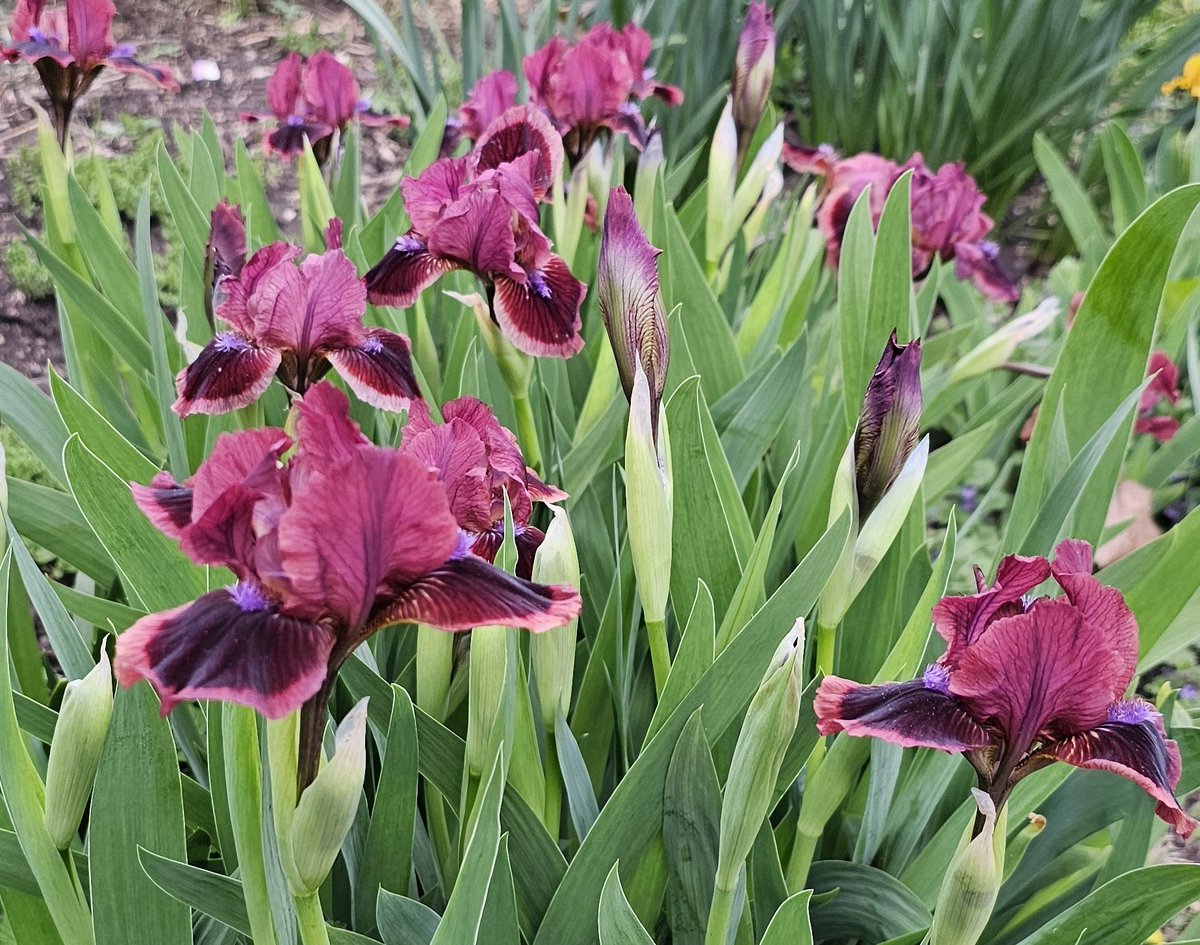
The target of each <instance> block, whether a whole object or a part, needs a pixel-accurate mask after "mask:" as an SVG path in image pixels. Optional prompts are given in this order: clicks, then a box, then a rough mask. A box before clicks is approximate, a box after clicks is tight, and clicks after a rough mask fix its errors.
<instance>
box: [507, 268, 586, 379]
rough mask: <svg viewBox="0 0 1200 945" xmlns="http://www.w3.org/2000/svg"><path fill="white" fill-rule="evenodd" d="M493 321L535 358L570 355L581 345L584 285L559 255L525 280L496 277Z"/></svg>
mask: <svg viewBox="0 0 1200 945" xmlns="http://www.w3.org/2000/svg"><path fill="white" fill-rule="evenodd" d="M495 284H496V297H495V303H494V304H495V312H496V321H497V322H498V323H499V325H500V330H501V331H503V332H504V335H505V337H507V338H508V340H509V341H511V342H512V344H513V347H515V348H516V349H517V350H519V351H523V352H525V353H526V354H531V355H534V356H535V357H550V358H569V357H571V355H573V354H576V353H577V352H579V351H580V350H581V349H582V348H583V338H582V337H581V336H580V334H579V328H580V324H581V321H580V317H579V306H580V304H581V303H582V302H583V296H584V294H585V293H586V292H587V286H586V285H585V284H584V283H582V282H580V281H579V280H578V279H576V278H575V276H574V275H572V274H571V270H570V269H569V268H567V264H566V263H565V262H564V261H563V260H562V258H561V257H559V256H551V257H550V261H549V262H548V263H547V264H546V265H545V266H544V267H543V268H541V269H537V270H534V271H533V272H530V273H528V275H527V278H526V279H525V281H524V282H517V281H516V280H515V279H512V278H509V277H507V276H502V277H498V278H496V280H495Z"/></svg>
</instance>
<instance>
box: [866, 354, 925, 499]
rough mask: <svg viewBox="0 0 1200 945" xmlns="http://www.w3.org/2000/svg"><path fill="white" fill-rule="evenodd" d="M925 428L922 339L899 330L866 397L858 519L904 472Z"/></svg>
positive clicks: (880, 362) (876, 369)
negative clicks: (905, 340)
mask: <svg viewBox="0 0 1200 945" xmlns="http://www.w3.org/2000/svg"><path fill="white" fill-rule="evenodd" d="M920 430H921V341H920V339H917V340H916V341H913V342H911V343H909V344H906V345H901V344H897V343H896V333H895V332H894V331H893V332H892V336H891V338H889V339H888V343H887V347H886V348H885V349H884V352H883V357H881V358H880V359H879V364H878V366H877V367H876V368H875V373H874V375H873V376H872V377H871V382H870V384H869V385H868V386H867V394H866V396H865V397H864V398H863V403H862V411H861V412H860V414H859V418H858V429H857V430H856V431H855V434H854V473H855V477H854V478H855V488H856V490H857V492H858V517H859V521H863V520H865V519H866V518H867V516H869V515H870V514H871V511H872V510H873V509H874V508H875V506H876V505H878V504H879V500H880V499H882V498H883V496H884V493H886V492H887V490H888V488H889V487H890V486H891V485H892V483H893V482H894V481H895V480H896V477H897V476H899V475H900V470H901V469H903V468H904V464H905V463H906V462H907V461H908V457H909V455H910V454H911V453H912V451H913V448H914V447H915V446H916V445H917V437H918V434H919V433H920Z"/></svg>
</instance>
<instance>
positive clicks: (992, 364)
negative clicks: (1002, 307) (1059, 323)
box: [946, 298, 1060, 387]
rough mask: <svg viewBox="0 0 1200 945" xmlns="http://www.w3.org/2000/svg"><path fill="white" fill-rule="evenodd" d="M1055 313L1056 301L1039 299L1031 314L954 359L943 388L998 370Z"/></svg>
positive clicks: (1037, 332) (1021, 317)
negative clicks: (955, 362)
mask: <svg viewBox="0 0 1200 945" xmlns="http://www.w3.org/2000/svg"><path fill="white" fill-rule="evenodd" d="M1059 311H1060V309H1059V304H1058V299H1055V298H1048V299H1043V300H1042V301H1041V302H1040V303H1039V304H1038V306H1037V307H1036V308H1035V309H1034V310H1033V311H1032V312H1026V313H1025V314H1024V315H1022V316H1020V317H1019V318H1014V319H1013V320H1012V321H1010V322H1008V323H1006V324H1005V325H1004V326H1003V327H1001V328H1000V329H999V330H998V331H996V332H994V333H993V334H991V335H989V336H988V337H987V338H984V339H983V341H981V342H979V344H977V345H976V346H975V347H974V348H972V349H971V350H970V351H968V352H967V353H966V354H964V355H963V356H962V357H961V358H959V359H958V363H957V364H955V365H954V367H953V369H952V370H951V371H950V376H949V377H948V378H947V379H946V386H947V387H949V386H950V385H951V384H956V383H958V382H959V381H965V380H967V378H971V377H976V376H977V375H979V374H983V373H985V372H987V371H993V370H995V369H996V368H998V367H1000V366H1001V365H1003V364H1004V363H1005V362H1006V361H1008V360H1009V359H1010V358H1011V357H1012V356H1013V352H1014V351H1016V350H1017V346H1018V345H1020V344H1021V343H1022V342H1025V341H1028V340H1029V339H1030V338H1033V337H1034V336H1036V335H1039V334H1041V333H1042V332H1043V331H1045V330H1046V329H1047V328H1049V327H1050V326H1051V325H1052V324H1054V322H1055V321H1056V320H1057V319H1058V316H1059Z"/></svg>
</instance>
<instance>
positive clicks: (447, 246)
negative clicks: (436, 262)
mask: <svg viewBox="0 0 1200 945" xmlns="http://www.w3.org/2000/svg"><path fill="white" fill-rule="evenodd" d="M428 247H429V252H431V253H433V255H434V256H439V257H441V258H443V259H453V260H455V261H456V262H458V263H459V264H461V265H462V266H463V267H464V268H466V269H470V270H471V271H472V272H473V273H475V274H476V275H478V276H484V277H487V276H490V275H493V274H496V273H509V272H510V271H511V269H512V267H513V260H514V257H515V254H516V242H515V240H514V239H513V232H512V221H511V215H510V210H509V207H508V204H507V203H506V202H505V200H504V198H503V197H501V196H500V194H499V193H497V192H496V191H480V190H476V191H474V192H472V193H471V194H469V195H467V196H466V197H463V198H462V199H460V200H457V201H455V203H454V204H452V205H451V206H450V207H448V208H446V211H445V212H444V213H443V214H442V218H441V219H440V220H439V221H438V222H437V225H436V226H434V227H433V229H431V230H430V231H429V235H428Z"/></svg>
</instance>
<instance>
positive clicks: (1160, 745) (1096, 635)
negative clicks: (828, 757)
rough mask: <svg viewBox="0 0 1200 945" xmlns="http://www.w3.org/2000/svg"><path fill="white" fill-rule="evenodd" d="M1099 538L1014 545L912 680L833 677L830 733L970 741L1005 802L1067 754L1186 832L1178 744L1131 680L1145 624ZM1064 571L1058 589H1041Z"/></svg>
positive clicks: (826, 700) (826, 699) (965, 601)
mask: <svg viewBox="0 0 1200 945" xmlns="http://www.w3.org/2000/svg"><path fill="white" fill-rule="evenodd" d="M1091 571H1092V549H1091V546H1090V545H1088V544H1087V543H1086V542H1082V541H1065V542H1063V543H1062V544H1060V545H1059V546H1058V548H1057V549H1056V552H1055V559H1054V562H1053V563H1050V562H1048V561H1047V560H1046V559H1045V558H1040V557H1022V556H1019V555H1010V556H1008V557H1006V558H1005V559H1004V560H1003V561H1001V562H1000V567H999V570H998V571H997V573H996V581H995V583H994V584H993V585H992V586H991V587H988V586H987V585H986V583H985V581H984V578H983V573H982V572H981V571H979V569H976V571H975V579H976V583H977V585H978V588H979V591H978V593H976V594H974V595H971V596H969V597H947V598H944V599H943V600H942V601H941V602H940V603H939V604H938V605H937V606H935V607H934V609H933V623H934V627H935V628H936V629H937V631H938V633H939V634H940V635H941V636H942V638H943V639H945V641H946V643H947V648H946V652H945V653H944V654H943V655H942V657H941V658H940V659H938V661H937V662H936V663H933V664H931V665H930V666H929V667H928V668H927V669H926V670H925V673H924V675H923V676H922V677H921V678H919V679H915V680H913V681H911V682H905V683H887V684H884V685H881V686H867V685H860V684H859V683H855V682H851V681H850V680H847V679H842V678H839V677H837V676H829V677H827V678H826V679H825V680H824V681H822V683H821V687H820V689H819V690H818V692H817V698H816V712H817V727H818V729H819V730H820V731H821V733H822V734H823V735H833V734H836V733H837V732H846V733H847V734H850V735H858V736H871V737H875V738H882V739H884V740H885V741H890V742H893V743H895V744H898V745H901V746H903V747H906V748H917V747H926V748H937V749H939V750H941V751H945V752H962V753H963V754H964V755H965V756H966V758H967V760H968V761H969V762H970V763H971V766H972V767H973V768H974V769H975V771H976V774H977V775H978V779H979V786H980V787H981V788H982V789H983V790H984V791H985V792H986V793H987V794H988V795H989V796H990V797H991V798H992V800H993V802H994V803H995V805H996V808H997V810H999V809H1001V808H1002V807H1003V805H1004V801H1005V800H1006V798H1007V797H1008V795H1009V793H1010V792H1011V791H1012V788H1013V786H1014V785H1015V784H1016V783H1017V782H1018V781H1020V780H1021V778H1023V777H1025V776H1026V775H1028V774H1031V773H1033V772H1034V771H1037V770H1038V769H1040V768H1043V767H1045V766H1046V765H1048V764H1051V763H1052V762H1054V761H1065V762H1067V763H1068V764H1071V765H1075V766H1076V767H1080V768H1091V769H1096V770H1101V771H1111V772H1113V773H1115V774H1119V775H1122V776H1124V777H1126V778H1129V779H1130V780H1131V781H1133V782H1134V783H1136V784H1137V785H1138V786H1139V787H1141V788H1142V789H1143V790H1145V791H1146V792H1147V793H1148V794H1149V795H1150V796H1151V797H1153V798H1154V800H1155V801H1156V802H1157V808H1156V811H1157V813H1158V816H1159V817H1161V818H1162V819H1163V820H1165V821H1166V822H1167V823H1169V824H1170V825H1171V826H1172V827H1174V828H1175V830H1176V831H1177V832H1178V833H1179V834H1180V836H1183V837H1186V836H1188V835H1190V834H1191V832H1192V830H1193V829H1194V828H1195V826H1196V821H1195V820H1193V819H1192V818H1191V817H1190V816H1188V815H1187V814H1186V813H1184V811H1183V810H1181V809H1180V807H1179V804H1178V803H1177V802H1176V800H1175V797H1174V794H1173V792H1174V789H1175V787H1176V785H1177V784H1178V783H1179V775H1180V764H1181V763H1180V755H1179V748H1178V746H1177V745H1176V744H1175V742H1174V741H1171V740H1169V739H1168V738H1167V737H1166V733H1165V730H1164V728H1163V723H1162V717H1161V716H1160V715H1159V713H1158V712H1157V711H1155V709H1154V706H1152V705H1150V704H1149V703H1147V702H1144V701H1142V700H1140V699H1126V697H1125V691H1126V689H1127V688H1128V686H1129V683H1130V681H1131V680H1132V679H1133V675H1134V672H1135V668H1136V666H1137V656H1138V641H1137V623H1136V621H1135V620H1134V617H1133V614H1132V613H1131V612H1130V610H1129V608H1128V607H1127V606H1126V604H1125V601H1124V599H1123V598H1122V596H1121V594H1120V592H1119V591H1117V590H1115V589H1114V588H1111V587H1105V586H1104V585H1102V584H1101V583H1100V582H1099V581H1097V580H1096V579H1095V578H1094V577H1093V576H1092V573H1091ZM1050 577H1053V578H1054V580H1055V581H1057V582H1058V584H1059V586H1060V587H1061V588H1062V590H1063V594H1062V595H1061V596H1059V597H1056V598H1044V597H1043V598H1037V599H1032V598H1031V597H1030V596H1029V594H1030V592H1031V591H1032V590H1033V589H1034V588H1036V587H1037V586H1038V585H1039V584H1041V583H1042V582H1043V581H1045V580H1046V579H1047V578H1050Z"/></svg>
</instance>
